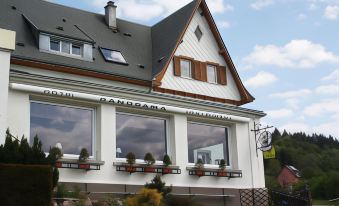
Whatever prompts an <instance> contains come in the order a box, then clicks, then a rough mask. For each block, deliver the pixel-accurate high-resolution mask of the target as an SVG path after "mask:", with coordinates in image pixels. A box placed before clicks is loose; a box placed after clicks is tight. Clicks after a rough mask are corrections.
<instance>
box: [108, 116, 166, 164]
mask: <svg viewBox="0 0 339 206" xmlns="http://www.w3.org/2000/svg"><path fill="white" fill-rule="evenodd" d="M115 114H116V116H117V115H118V114H122V115H128V116H136V117H144V118H153V119H159V120H165V121H166V124H165V127H166V128H165V129H166V132H165V135H166V137H165V138H166V140H165V144H166V146H165V149H166V154H167V155H169V156H171V155H170V154H168V153H169V151H171V150H170V149H171V148H170V140H169V138H170V133H169V118H166V117H158V116H154V115H151V114H150V115H145V114H138V113H131V112H116V113H115ZM116 128H117V126H116V125H115V129H116ZM115 139H117V135H115ZM116 142H117V141H116ZM117 148H118V144H117V145H116V148H115V149H114V150H115V153H116V149H117ZM131 152H133V151H131ZM151 153H152V152H151ZM145 154H146V153H145ZM152 154H153V153H152ZM116 160H117V161H118V162H126V161H127V160H126V158H125V157H123V158H122V157H120V158H117V157H116ZM135 163H137V164H143V163H145V161H144V160H143V159H136V160H135ZM155 164H160V165H162V164H163V161H162V160H156V161H155Z"/></svg>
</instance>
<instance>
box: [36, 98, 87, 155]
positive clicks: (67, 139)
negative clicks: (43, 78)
mask: <svg viewBox="0 0 339 206" xmlns="http://www.w3.org/2000/svg"><path fill="white" fill-rule="evenodd" d="M30 111H31V113H30V136H31V138H30V141H31V143H32V142H33V137H34V136H35V135H38V137H39V139H40V140H41V142H42V146H43V150H44V151H45V152H48V151H49V149H50V147H54V146H56V145H58V146H60V145H61V147H62V151H63V153H64V154H71V155H79V153H80V151H81V149H82V148H86V149H87V151H88V153H89V154H90V155H93V151H92V137H93V110H91V109H84V108H74V107H68V106H61V105H54V104H48V103H40V102H31V110H30Z"/></svg>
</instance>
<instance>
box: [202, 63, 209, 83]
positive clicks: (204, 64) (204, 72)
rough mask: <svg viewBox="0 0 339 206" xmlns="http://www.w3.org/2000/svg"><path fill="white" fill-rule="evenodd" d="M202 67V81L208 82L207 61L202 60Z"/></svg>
mask: <svg viewBox="0 0 339 206" xmlns="http://www.w3.org/2000/svg"><path fill="white" fill-rule="evenodd" d="M200 68H201V81H203V82H207V63H206V62H200Z"/></svg>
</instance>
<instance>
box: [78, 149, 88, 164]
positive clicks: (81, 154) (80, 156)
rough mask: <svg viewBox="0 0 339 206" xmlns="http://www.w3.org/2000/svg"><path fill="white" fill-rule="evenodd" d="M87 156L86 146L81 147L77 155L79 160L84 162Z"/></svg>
mask: <svg viewBox="0 0 339 206" xmlns="http://www.w3.org/2000/svg"><path fill="white" fill-rule="evenodd" d="M88 158H89V154H88V151H87V149H86V148H82V149H81V151H80V155H79V162H86V161H87V159H88Z"/></svg>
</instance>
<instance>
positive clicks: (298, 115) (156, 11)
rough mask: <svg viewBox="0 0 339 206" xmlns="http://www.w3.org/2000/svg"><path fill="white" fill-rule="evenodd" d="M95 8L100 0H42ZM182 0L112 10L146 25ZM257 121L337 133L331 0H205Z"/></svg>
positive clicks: (338, 49) (338, 70) (337, 2)
mask: <svg viewBox="0 0 339 206" xmlns="http://www.w3.org/2000/svg"><path fill="white" fill-rule="evenodd" d="M50 1H53V2H56V3H60V4H64V5H68V6H71V7H76V8H80V9H84V10H88V11H92V12H96V13H103V7H104V6H105V4H106V0H72V1H69V0H50ZM188 2H190V0H172V1H165V0H117V1H116V4H117V5H118V17H120V18H123V19H127V20H130V21H133V22H138V23H141V24H146V25H153V24H154V23H156V22H158V21H159V20H161V19H163V18H164V17H166V16H167V15H169V14H170V13H172V12H174V11H175V10H177V9H179V8H180V7H182V6H184V5H185V4H187V3H188ZM207 3H208V5H209V7H210V10H211V11H212V14H213V17H214V19H215V21H216V23H217V25H218V26H219V30H220V33H221V35H222V36H223V39H224V41H225V44H226V46H227V48H228V50H229V53H230V54H231V57H232V59H233V61H234V63H235V65H236V67H237V69H238V72H239V74H240V76H241V78H242V80H243V82H244V83H245V85H246V86H247V88H248V90H249V91H250V92H251V93H252V94H253V96H255V98H256V101H255V102H254V103H251V104H248V105H245V107H247V108H253V109H258V110H264V111H265V112H267V113H268V116H267V117H266V118H264V119H263V123H265V124H269V125H273V126H275V127H277V128H279V129H281V130H282V129H287V130H288V131H290V132H296V131H304V132H307V133H313V132H317V133H323V134H326V135H329V134H331V135H333V136H335V137H337V138H338V139H339V41H338V37H339V0H252V1H245V0H241V1H239V0H207Z"/></svg>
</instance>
